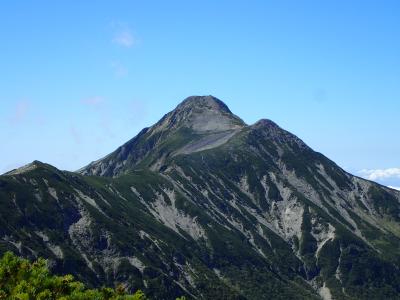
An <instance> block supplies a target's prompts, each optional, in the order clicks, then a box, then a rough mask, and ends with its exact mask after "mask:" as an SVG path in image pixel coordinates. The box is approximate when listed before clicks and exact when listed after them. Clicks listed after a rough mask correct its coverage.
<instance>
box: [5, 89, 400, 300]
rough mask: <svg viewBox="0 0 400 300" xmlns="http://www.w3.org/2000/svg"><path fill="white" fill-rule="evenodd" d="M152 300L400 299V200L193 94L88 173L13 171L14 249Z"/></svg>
mask: <svg viewBox="0 0 400 300" xmlns="http://www.w3.org/2000/svg"><path fill="white" fill-rule="evenodd" d="M6 251H12V252H14V253H16V254H18V255H20V256H23V257H28V258H36V257H45V258H47V259H48V260H49V262H50V268H51V269H52V271H53V272H55V273H57V274H65V273H71V274H73V275H74V276H76V278H77V279H79V280H80V281H83V282H85V283H86V284H88V285H89V286H92V287H99V286H103V285H105V286H117V285H118V284H124V286H126V287H127V288H128V290H129V291H136V290H139V289H140V290H143V291H144V292H145V293H146V295H148V296H149V297H150V298H151V299H175V298H176V297H179V296H181V295H185V296H186V297H187V298H188V299H321V298H322V299H383V298H388V299H400V296H399V295H400V270H399V267H400V193H399V192H398V191H395V190H392V189H389V188H387V187H384V186H381V185H378V184H376V183H374V182H370V181H366V180H364V179H361V178H358V177H355V176H352V175H350V174H348V173H346V172H345V171H344V170H342V169H341V168H340V167H338V166H337V165H336V164H335V163H334V162H332V161H331V160H329V159H328V158H326V157H325V156H323V155H322V154H320V153H317V152H314V151H313V150H312V149H311V148H309V147H308V146H307V145H306V144H304V143H303V142H302V141H301V140H300V139H299V138H297V137H296V136H294V135H292V134H290V133H289V132H287V131H285V130H283V129H281V128H280V127H279V126H278V125H276V124H275V123H273V122H272V121H269V120H261V121H259V122H257V123H256V124H254V125H250V126H249V125H246V124H245V123H244V122H243V121H242V120H241V119H240V118H239V117H237V116H235V115H233V114H232V113H231V111H230V110H229V108H228V107H227V106H226V105H225V104H224V103H222V102H221V101H220V100H218V99H216V98H214V97H212V96H201V97H200V96H196V97H189V98H187V99H186V100H185V101H184V102H182V103H181V104H180V105H178V107H177V108H176V109H175V110H174V111H172V112H170V113H168V114H167V115H165V116H164V117H163V118H162V119H161V120H160V121H159V122H158V123H157V124H155V125H154V126H152V127H150V128H146V129H144V130H142V132H140V133H139V135H138V136H136V137H135V138H133V139H132V140H130V141H128V142H127V143H126V144H124V145H123V146H121V147H119V148H118V149H117V150H116V151H114V152H113V153H111V154H110V155H108V156H106V157H105V158H103V159H101V160H98V161H96V162H93V163H91V164H89V165H88V166H87V167H84V168H82V169H80V170H79V171H77V172H66V171H60V170H57V169H56V168H54V167H52V166H50V165H47V164H44V163H41V162H38V161H35V162H33V163H31V164H30V165H27V166H25V167H23V168H20V169H17V170H14V171H11V172H9V173H7V174H5V175H3V176H0V254H2V253H4V252H6Z"/></svg>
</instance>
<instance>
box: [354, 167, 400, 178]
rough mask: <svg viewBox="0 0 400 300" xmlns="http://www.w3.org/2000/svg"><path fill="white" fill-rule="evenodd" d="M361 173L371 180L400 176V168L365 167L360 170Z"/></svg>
mask: <svg viewBox="0 0 400 300" xmlns="http://www.w3.org/2000/svg"><path fill="white" fill-rule="evenodd" d="M359 174H360V175H361V176H362V177H365V178H367V179H369V180H379V179H388V178H400V168H389V169H376V170H368V169H364V170H361V171H359Z"/></svg>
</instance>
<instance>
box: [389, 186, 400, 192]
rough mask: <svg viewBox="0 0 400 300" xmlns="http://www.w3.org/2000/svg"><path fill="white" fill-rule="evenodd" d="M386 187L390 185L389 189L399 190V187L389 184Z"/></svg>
mask: <svg viewBox="0 0 400 300" xmlns="http://www.w3.org/2000/svg"><path fill="white" fill-rule="evenodd" d="M388 187H390V188H391V189H394V190H398V191H400V187H396V186H391V185H388Z"/></svg>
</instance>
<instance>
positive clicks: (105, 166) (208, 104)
mask: <svg viewBox="0 0 400 300" xmlns="http://www.w3.org/2000/svg"><path fill="white" fill-rule="evenodd" d="M246 126H247V125H246V123H244V122H243V121H242V119H240V118H239V117H238V116H236V115H234V114H233V113H232V112H231V111H230V110H229V108H228V106H227V105H226V104H225V103H223V102H222V101H221V100H219V99H217V98H215V97H213V96H191V97H188V98H186V99H185V100H183V102H181V103H180V104H179V105H178V106H177V107H176V108H175V109H174V110H173V111H171V112H169V113H168V114H166V115H165V116H164V117H163V118H162V119H161V120H160V121H158V122H157V123H156V124H155V125H153V126H151V127H149V128H145V129H143V130H142V131H141V132H140V133H139V134H138V135H137V136H136V137H134V138H133V139H131V140H130V141H128V142H127V143H125V144H124V145H122V146H121V147H119V148H118V149H117V150H115V151H114V152H113V153H111V154H109V155H107V156H106V157H104V158H103V159H100V160H98V161H95V162H92V163H91V164H89V165H88V166H86V167H84V168H82V169H80V170H79V173H81V174H84V175H101V176H118V175H120V174H123V173H126V172H128V171H129V170H132V169H134V168H139V167H142V166H141V165H140V164H142V165H143V164H145V165H146V167H149V166H155V167H154V168H157V167H159V166H161V165H162V163H163V162H164V160H165V159H166V158H168V157H173V156H175V155H179V154H190V153H194V152H198V151H203V150H207V149H212V148H215V147H219V146H221V145H223V144H225V143H227V142H228V141H229V140H230V139H231V138H232V137H233V136H234V135H235V134H237V133H238V132H240V131H241V130H242V129H243V128H245V127H246ZM139 165H140V166H139Z"/></svg>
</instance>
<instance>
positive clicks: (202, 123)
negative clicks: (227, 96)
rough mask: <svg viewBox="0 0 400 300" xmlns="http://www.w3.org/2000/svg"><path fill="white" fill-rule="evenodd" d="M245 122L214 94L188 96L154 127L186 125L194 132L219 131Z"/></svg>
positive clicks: (237, 127)
mask: <svg viewBox="0 0 400 300" xmlns="http://www.w3.org/2000/svg"><path fill="white" fill-rule="evenodd" d="M244 126H246V124H245V123H244V122H243V121H242V119H240V118H239V117H238V116H236V115H234V114H233V113H232V112H231V111H230V109H229V108H228V106H227V105H226V104H225V103H224V102H222V101H221V100H219V99H218V98H216V97H214V96H190V97H188V98H186V99H185V100H183V102H181V103H180V104H179V105H178V106H177V107H176V108H175V109H174V110H173V111H171V112H170V113H168V114H167V115H165V116H164V118H162V119H161V120H160V122H159V123H158V124H156V127H160V128H168V129H173V128H179V127H187V128H190V129H192V130H194V131H195V132H198V133H201V132H220V131H227V130H234V129H240V128H242V127H244Z"/></svg>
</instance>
